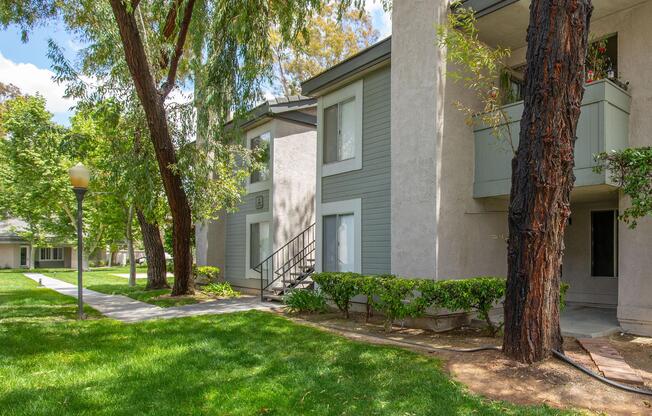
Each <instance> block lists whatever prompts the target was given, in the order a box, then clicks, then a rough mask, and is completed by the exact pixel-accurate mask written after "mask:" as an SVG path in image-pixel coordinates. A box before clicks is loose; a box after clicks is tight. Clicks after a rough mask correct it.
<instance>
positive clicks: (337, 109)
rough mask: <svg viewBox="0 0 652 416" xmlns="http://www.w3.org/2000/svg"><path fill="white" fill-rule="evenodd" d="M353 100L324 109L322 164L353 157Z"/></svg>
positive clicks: (354, 113)
mask: <svg viewBox="0 0 652 416" xmlns="http://www.w3.org/2000/svg"><path fill="white" fill-rule="evenodd" d="M355 117H356V112H355V98H350V99H348V100H346V101H342V102H339V103H337V104H334V105H331V106H330V107H327V108H325V109H324V163H333V162H341V161H343V160H348V159H352V158H354V157H355Z"/></svg>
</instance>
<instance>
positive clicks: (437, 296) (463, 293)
mask: <svg viewBox="0 0 652 416" xmlns="http://www.w3.org/2000/svg"><path fill="white" fill-rule="evenodd" d="M421 291H422V293H423V294H424V297H425V298H427V299H428V301H427V303H431V304H432V305H434V306H437V307H441V308H446V309H448V310H451V311H457V310H462V311H464V312H471V311H472V310H475V311H477V313H478V315H479V316H480V318H482V319H484V321H485V322H486V323H487V327H488V329H489V332H490V334H491V336H495V335H496V333H498V331H500V328H501V327H502V324H501V325H496V324H495V323H494V322H493V321H492V320H491V318H490V317H489V312H490V311H491V309H492V308H493V307H494V305H495V304H496V303H498V302H499V301H500V300H501V299H502V298H503V297H504V296H505V279H503V278H499V277H475V278H471V279H461V280H440V281H423V283H422V284H421Z"/></svg>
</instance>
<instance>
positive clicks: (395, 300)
mask: <svg viewBox="0 0 652 416" xmlns="http://www.w3.org/2000/svg"><path fill="white" fill-rule="evenodd" d="M313 280H314V281H315V282H316V283H317V284H318V285H319V287H320V289H321V290H322V291H323V293H324V294H326V296H327V297H328V299H330V300H331V301H333V303H335V305H336V306H337V307H338V308H339V310H340V311H342V312H343V313H344V316H345V317H347V318H348V316H349V307H350V305H351V299H353V297H355V296H356V295H364V296H366V297H367V319H368V318H369V316H371V312H372V310H374V309H375V310H378V311H381V312H382V313H383V315H384V316H385V329H386V330H390V329H391V325H392V323H393V322H394V321H395V320H397V319H405V318H417V317H420V316H423V315H424V314H425V312H426V310H427V309H428V308H429V307H435V308H445V309H448V310H450V311H464V312H472V311H475V312H477V314H478V316H479V317H480V318H482V319H483V320H484V321H485V322H486V323H487V328H488V330H489V332H490V334H491V335H492V336H495V335H496V334H497V333H498V332H499V331H500V329H501V328H502V323H501V324H497V323H495V322H493V321H492V320H491V317H490V316H489V312H490V311H491V309H492V308H493V307H494V306H495V305H496V304H497V303H498V302H500V301H501V300H502V299H503V298H504V296H505V289H506V280H505V279H504V278H501V277H492V276H483V277H474V278H469V279H460V280H439V281H434V280H425V279H424V280H421V279H402V278H397V277H396V276H394V275H379V276H362V275H360V274H357V273H316V274H314V275H313ZM568 288H569V286H568V284H566V283H562V284H561V286H560V293H559V302H560V307H561V308H562V309H563V307H564V305H565V297H566V292H567V291H568Z"/></svg>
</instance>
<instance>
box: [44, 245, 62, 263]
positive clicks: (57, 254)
mask: <svg viewBox="0 0 652 416" xmlns="http://www.w3.org/2000/svg"><path fill="white" fill-rule="evenodd" d="M39 259H40V260H45V261H61V260H63V248H62V247H46V248H41V249H40V250H39Z"/></svg>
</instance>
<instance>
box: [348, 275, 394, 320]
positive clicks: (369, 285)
mask: <svg viewBox="0 0 652 416" xmlns="http://www.w3.org/2000/svg"><path fill="white" fill-rule="evenodd" d="M395 277H396V276H394V275H382V276H361V277H360V278H359V280H358V281H357V282H356V283H357V289H358V290H357V292H358V293H357V294H358V295H364V296H366V297H367V305H366V306H367V313H366V315H365V321H366V322H369V318H370V317H371V314H372V311H373V308H374V300H375V297H376V296H377V295H378V292H379V291H380V288H379V287H378V286H379V282H380V279H383V278H385V279H393V278H395Z"/></svg>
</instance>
